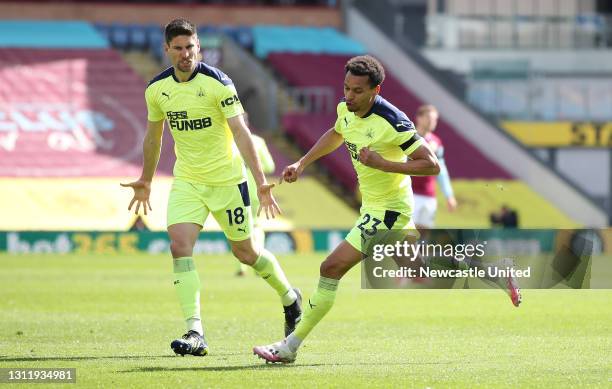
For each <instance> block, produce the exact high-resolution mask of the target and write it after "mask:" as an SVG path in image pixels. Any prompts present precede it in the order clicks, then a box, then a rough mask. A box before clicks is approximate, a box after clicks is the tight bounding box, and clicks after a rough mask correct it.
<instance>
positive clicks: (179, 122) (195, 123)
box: [166, 111, 212, 131]
mask: <svg viewBox="0 0 612 389" xmlns="http://www.w3.org/2000/svg"><path fill="white" fill-rule="evenodd" d="M166 117H167V118H168V123H169V125H170V129H172V130H177V131H189V130H202V129H204V128H207V127H210V126H212V119H211V118H210V117H205V118H198V119H189V117H188V116H187V111H168V112H166Z"/></svg>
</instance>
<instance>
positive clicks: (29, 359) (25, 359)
mask: <svg viewBox="0 0 612 389" xmlns="http://www.w3.org/2000/svg"><path fill="white" fill-rule="evenodd" d="M157 358H176V357H175V356H174V355H118V356H101V357H62V356H57V357H16V358H6V357H0V362H43V361H68V362H69V361H95V360H98V359H116V360H124V359H134V360H138V359H157Z"/></svg>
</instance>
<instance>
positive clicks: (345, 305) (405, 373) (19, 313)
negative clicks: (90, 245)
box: [0, 254, 612, 388]
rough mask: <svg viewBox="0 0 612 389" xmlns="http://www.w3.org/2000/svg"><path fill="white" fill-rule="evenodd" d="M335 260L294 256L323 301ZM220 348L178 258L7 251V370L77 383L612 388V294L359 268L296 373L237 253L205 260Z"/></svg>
mask: <svg viewBox="0 0 612 389" xmlns="http://www.w3.org/2000/svg"><path fill="white" fill-rule="evenodd" d="M323 258H324V254H313V255H291V256H281V260H282V263H283V266H284V267H285V270H286V272H287V274H288V277H289V278H290V280H291V281H292V283H293V284H294V285H295V286H297V287H299V288H301V289H302V291H303V292H304V294H305V297H307V296H308V295H310V293H311V292H312V290H313V289H314V287H315V284H316V282H317V279H318V268H319V263H320V261H321V260H322V259H323ZM196 263H197V266H198V270H199V272H200V275H201V279H202V284H203V290H202V311H203V312H202V313H203V319H204V324H205V329H206V331H207V337H208V341H209V345H210V354H209V355H208V356H206V357H203V358H196V357H190V356H186V357H184V358H183V357H178V356H174V355H173V353H172V351H171V350H170V348H169V344H170V341H171V340H172V339H173V338H175V337H177V336H180V335H181V334H182V333H183V332H184V327H183V321H182V320H181V317H180V316H181V315H180V312H179V307H178V303H177V301H176V297H175V295H174V290H173V287H172V282H171V268H172V266H171V263H170V259H169V257H168V256H162V255H160V256H147V255H140V254H139V255H135V256H133V257H120V256H79V255H66V256H55V255H38V256H34V255H32V256H8V255H6V254H4V255H0V296H1V298H0V367H10V368H14V367H20V368H22V367H33V368H41V367H74V368H76V369H77V384H76V386H78V387H105V388H111V387H162V386H177V387H184V388H187V387H216V388H228V387H247V386H248V387H266V388H272V387H274V388H275V387H292V388H294V387H308V388H310V387H322V388H329V387H351V388H355V387H368V388H372V387H381V388H391V387H415V388H427V387H430V388H447V387H465V388H477V387H482V388H492V387H499V388H507V387H518V388H525V387H541V388H559V387H572V388H575V387H597V388H600V387H611V386H612V351H611V350H612V290H525V291H523V295H524V303H523V305H522V306H521V307H520V308H518V309H517V308H514V307H513V306H512V305H511V303H510V301H509V299H508V298H507V297H506V295H505V294H504V293H502V292H501V291H498V290H435V291H433V290H388V291H379V290H361V289H360V286H359V285H360V280H359V270H358V269H357V268H356V269H353V270H352V271H351V272H350V273H349V274H348V275H347V277H346V278H345V279H344V280H342V282H341V283H340V290H339V293H338V296H337V300H336V304H335V306H334V307H333V309H332V311H331V312H330V313H329V315H328V316H327V317H326V318H325V319H324V320H323V321H322V322H321V323H320V325H319V326H318V327H317V328H315V330H314V331H313V332H312V334H311V336H310V337H309V338H308V339H307V340H306V342H305V345H304V347H302V349H301V350H300V353H299V355H298V359H297V361H296V363H295V364H293V365H265V364H264V363H263V361H262V360H259V359H257V358H256V357H255V356H254V355H252V353H251V348H252V346H253V345H259V344H264V343H269V342H272V341H276V340H279V339H281V338H282V328H283V325H282V309H281V306H280V302H279V299H278V298H277V296H276V295H275V293H274V292H273V291H272V290H271V289H270V288H269V287H268V286H267V285H266V284H265V283H264V281H263V280H261V279H259V278H257V277H255V276H254V275H253V274H251V273H250V274H248V275H247V277H244V278H236V277H234V276H233V273H234V271H235V262H234V260H232V259H231V258H230V257H229V256H226V255H223V256H214V255H209V256H206V257H204V256H199V257H197V258H196Z"/></svg>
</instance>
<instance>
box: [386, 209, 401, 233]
mask: <svg viewBox="0 0 612 389" xmlns="http://www.w3.org/2000/svg"><path fill="white" fill-rule="evenodd" d="M399 215H400V213H399V212H397V211H389V210H387V211H385V220H384V221H383V223H385V226H387V229H389V230H390V229H392V228H393V225H394V224H395V222H396V221H397V218H398V217H399Z"/></svg>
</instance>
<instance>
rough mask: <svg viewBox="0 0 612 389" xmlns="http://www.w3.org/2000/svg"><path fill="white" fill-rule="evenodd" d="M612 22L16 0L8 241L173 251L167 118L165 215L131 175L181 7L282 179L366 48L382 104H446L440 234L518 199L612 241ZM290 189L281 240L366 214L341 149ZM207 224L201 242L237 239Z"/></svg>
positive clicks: (472, 8) (5, 139)
mask: <svg viewBox="0 0 612 389" xmlns="http://www.w3.org/2000/svg"><path fill="white" fill-rule="evenodd" d="M611 15H612V3H611V2H609V1H607V0H529V1H527V0H376V1H374V0H371V1H368V0H345V1H343V0H318V1H317V0H293V1H292V0H267V1H264V0H261V1H257V0H252V1H248V0H241V1H189V0H184V1H175V2H171V1H163V2H159V1H152V0H147V1H126V0H123V1H0V18H1V19H0V231H3V232H2V233H0V251H5V250H6V251H8V252H10V253H19V252H31V251H53V252H68V251H73V250H75V249H76V250H77V251H78V250H81V251H83V252H89V251H94V252H101V253H105V252H107V253H112V252H130V250H147V251H149V252H160V251H165V250H167V240H166V239H165V234H164V233H163V231H165V214H166V201H167V196H168V191H169V188H170V184H171V174H172V166H173V163H174V153H173V148H172V146H173V144H172V139H171V136H170V134H169V133H168V131H166V133H165V135H164V145H163V150H162V157H161V160H160V163H159V167H158V170H157V175H156V178H155V180H154V183H153V193H152V206H153V212H152V213H151V214H150V215H149V216H147V217H145V218H143V219H136V217H135V216H134V215H133V214H130V213H129V212H128V211H127V205H128V203H129V200H130V198H131V192H130V191H129V190H126V189H122V188H120V187H119V182H124V181H128V180H133V179H135V178H137V177H138V176H139V175H140V172H141V166H142V151H141V144H142V138H143V136H144V131H145V124H146V108H145V104H144V89H145V87H146V85H147V82H148V81H149V80H150V79H151V78H152V77H153V76H155V75H156V74H157V73H158V72H160V71H161V70H163V69H164V68H166V67H167V66H169V64H168V63H167V60H166V59H165V56H164V52H163V43H164V42H163V31H162V26H163V25H164V24H165V23H167V22H168V21H169V20H171V19H173V18H175V17H185V18H188V19H190V20H191V21H193V22H194V23H196V24H197V25H198V31H199V37H200V42H201V46H202V55H203V60H204V61H205V62H207V63H208V64H210V65H213V66H217V67H220V68H221V69H222V70H223V71H224V72H225V73H227V74H228V75H229V76H230V77H231V78H232V79H233V81H234V83H235V84H236V87H237V89H238V91H239V95H240V98H241V101H242V103H243V105H244V107H245V110H246V111H247V112H248V113H249V118H250V122H251V126H252V130H253V132H254V133H256V134H258V135H260V136H262V137H263V138H264V139H265V140H266V141H267V143H268V147H269V149H270V151H271V153H272V155H273V157H274V160H275V162H276V171H275V172H274V173H272V174H271V178H270V179H271V180H273V179H274V177H278V175H279V172H280V171H281V170H282V168H283V167H284V166H286V164H289V163H292V162H293V161H295V160H296V159H297V158H299V156H301V155H302V154H303V153H304V152H305V151H306V150H307V149H308V148H310V147H311V146H312V145H313V144H314V142H315V141H316V140H317V139H318V137H319V136H320V135H321V134H322V133H323V132H324V131H325V130H327V129H328V128H330V127H331V126H332V125H333V123H334V121H335V107H336V104H337V102H338V101H339V99H340V98H341V96H342V85H343V77H344V74H343V73H344V69H343V68H344V64H345V62H346V61H347V60H348V59H349V58H350V57H352V56H354V55H359V54H365V53H369V54H372V55H374V56H376V57H377V58H378V59H379V60H380V61H381V62H382V63H383V64H384V65H385V69H386V72H387V78H386V80H385V82H384V84H383V87H382V95H383V96H384V97H385V98H387V99H388V100H390V101H391V102H392V103H393V104H395V105H396V106H397V107H398V108H400V109H402V110H403V111H404V112H406V113H407V114H408V116H409V117H410V118H412V119H414V114H415V111H416V109H417V107H418V106H420V105H421V104H425V103H428V104H433V105H435V106H436V107H437V108H438V110H439V113H440V122H439V125H438V129H437V130H436V134H437V135H439V136H440V138H442V140H443V142H444V145H445V155H446V162H447V166H448V169H449V172H450V176H451V178H452V183H453V187H454V190H455V196H456V198H457V201H458V204H459V206H458V208H457V210H456V211H455V212H449V211H448V210H447V208H446V206H445V201H444V197H443V196H442V194H441V193H438V199H439V207H438V213H437V218H436V225H437V226H438V227H444V228H477V229H484V228H489V227H491V226H492V224H491V223H492V217H491V216H492V214H498V213H499V212H500V210H502V208H503V209H511V210H512V212H514V213H515V216H517V222H516V223H515V226H516V227H520V228H527V229H532V228H538V229H559V228H580V227H592V228H598V229H600V228H603V229H604V230H602V231H607V232H606V233H605V234H604V241H606V242H607V243H606V247H610V246H612V237H611V234H610V233H609V231H610V230H609V229H606V227H608V226H610V224H611V223H612V189H611V185H610V182H611V178H612V151H611V150H612V16H611ZM275 195H276V196H277V199H278V200H279V203H280V205H281V207H282V208H283V211H284V214H283V215H282V217H280V218H278V219H276V220H273V221H264V222H263V225H264V227H265V228H266V229H267V230H268V231H271V233H269V234H268V237H267V243H266V244H269V245H272V246H274V247H275V248H276V249H277V251H278V250H280V251H283V248H284V249H285V250H286V251H292V250H295V251H309V250H327V249H329V248H330V247H332V246H334V245H335V243H337V242H338V240H339V239H342V238H343V233H344V232H345V231H346V230H348V229H350V228H351V227H352V225H353V223H354V222H355V220H356V217H357V216H358V206H359V193H358V188H357V182H356V177H355V174H354V172H353V169H352V166H351V162H350V159H349V158H348V154H347V153H346V150H345V149H344V148H341V149H340V150H338V151H336V152H335V153H333V154H332V155H330V156H328V157H326V158H324V159H322V160H321V161H320V162H319V163H317V164H316V165H315V166H313V167H312V168H311V169H310V171H309V172H308V176H307V177H305V179H304V180H302V181H301V182H299V183H297V184H293V185H286V184H284V185H281V186H279V187H278V188H276V189H275ZM206 229H207V231H212V232H209V233H207V235H206V236H207V237H208V238H207V239H209V240H203V241H202V244H201V245H200V246H201V247H199V250H200V251H203V252H217V251H224V250H227V247H226V246H225V245H224V242H222V239H223V236H222V234H221V233H220V232H219V231H218V226H217V225H216V223H215V222H214V220H213V219H212V218H209V220H208V222H207V225H206ZM130 230H131V231H132V232H128V231H130ZM134 231H136V232H134ZM138 231H150V233H149V232H143V233H140V232H138ZM147 234H148V235H147ZM196 251H198V248H197V249H196Z"/></svg>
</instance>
